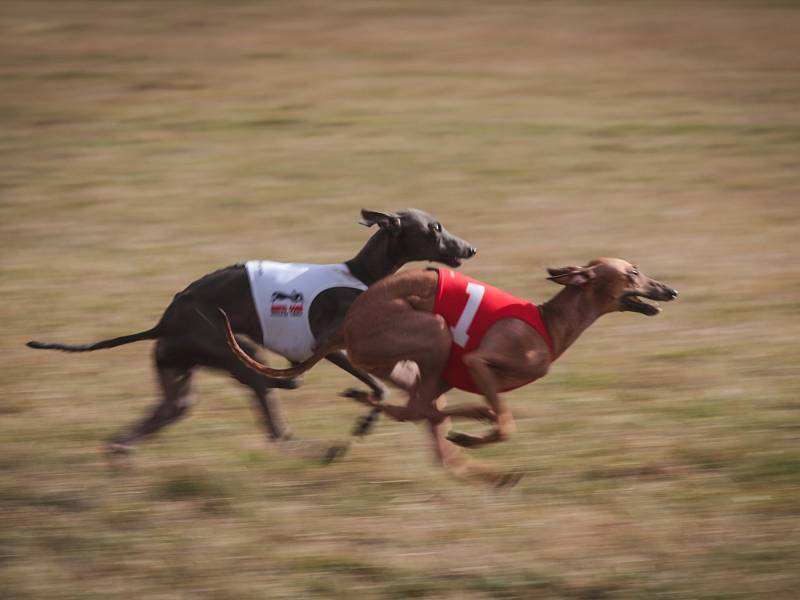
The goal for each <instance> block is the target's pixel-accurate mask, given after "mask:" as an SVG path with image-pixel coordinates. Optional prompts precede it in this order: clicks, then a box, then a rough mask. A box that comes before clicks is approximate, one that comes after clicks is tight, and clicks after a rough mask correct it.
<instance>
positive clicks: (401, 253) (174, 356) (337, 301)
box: [28, 209, 476, 453]
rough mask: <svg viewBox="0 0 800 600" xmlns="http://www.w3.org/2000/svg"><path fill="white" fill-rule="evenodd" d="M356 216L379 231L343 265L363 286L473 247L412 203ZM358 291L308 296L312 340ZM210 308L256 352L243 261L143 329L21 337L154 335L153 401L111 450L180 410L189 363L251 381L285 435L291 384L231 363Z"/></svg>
mask: <svg viewBox="0 0 800 600" xmlns="http://www.w3.org/2000/svg"><path fill="white" fill-rule="evenodd" d="M361 216H362V218H363V220H362V221H361V223H362V224H363V225H366V226H368V227H369V226H372V225H376V224H377V225H378V227H379V230H378V231H377V233H375V234H374V235H373V236H372V237H371V238H370V239H369V240H368V241H367V243H366V245H365V246H364V247H363V248H362V249H361V251H360V252H359V253H358V254H357V255H356V256H355V257H354V258H352V259H350V260H348V261H347V262H345V263H344V264H345V265H346V266H347V269H349V272H350V273H351V274H352V275H353V276H355V278H357V279H358V280H360V282H362V283H363V284H364V285H366V286H369V285H371V284H372V283H374V282H376V281H378V280H379V279H382V278H383V277H386V276H387V275H390V274H392V273H394V272H395V271H397V270H398V269H399V268H400V267H401V266H402V265H404V264H405V263H407V262H410V261H415V260H427V261H437V262H442V263H444V264H447V265H450V266H458V265H459V264H460V263H461V259H464V258H470V257H472V256H473V255H474V254H475V252H476V250H475V248H473V247H472V246H470V245H469V244H467V243H466V242H465V241H464V240H461V239H459V238H457V237H455V236H453V235H451V234H450V233H448V232H447V231H446V230H445V229H444V228H443V227H442V225H441V224H440V223H439V222H438V221H437V220H436V219H434V218H433V217H432V216H431V215H429V214H427V213H424V212H422V211H419V210H415V209H407V210H401V211H398V212H397V213H381V212H375V211H369V210H363V209H362V211H361ZM360 293H361V290H358V289H353V288H347V287H335V288H331V289H327V290H326V291H324V292H322V293H320V294H319V295H318V296H317V297H316V298H315V299H314V300H313V302H312V303H311V306H310V307H309V308H308V319H309V325H310V328H311V332H312V335H313V337H314V338H315V340H317V344H319V343H322V342H324V341H325V340H326V339H329V338H331V337H332V336H333V335H335V334H336V333H337V332H338V330H339V328H340V327H341V324H342V322H343V320H344V317H345V314H346V313H347V309H348V308H349V307H350V304H351V303H352V302H353V301H354V300H355V298H356V297H357V296H358V295H359V294H360ZM218 307H222V308H223V309H224V310H225V311H226V312H227V313H228V314H229V315H231V319H232V324H233V327H234V328H235V329H236V331H238V332H242V335H240V336H239V337H238V338H237V339H238V340H239V342H240V344H242V345H243V347H244V348H246V349H247V351H248V352H252V353H253V355H256V354H257V353H258V352H259V345H258V344H257V343H256V342H259V343H260V342H261V341H262V340H263V339H264V338H263V333H262V327H261V323H260V321H259V316H258V314H257V312H256V307H255V305H254V301H253V296H252V293H251V285H250V281H249V279H248V274H247V271H246V268H245V266H244V265H243V264H237V265H234V266H230V267H226V268H224V269H220V270H219V271H214V272H213V273H210V274H208V275H206V276H205V277H202V278H201V279H198V280H197V281H195V282H194V283H192V284H190V285H189V287H187V288H186V289H185V290H183V291H182V292H179V293H178V294H176V295H175V298H174V299H173V300H172V303H171V304H170V305H169V306H168V307H167V309H166V310H165V311H164V314H163V315H162V317H161V320H160V321H159V322H158V324H157V325H156V326H155V327H153V328H152V329H148V330H147V331H142V332H140V333H135V334H132V335H125V336H121V337H117V338H113V339H108V340H103V341H100V342H96V343H94V344H86V345H72V344H58V343H44V342H28V346H30V347H31V348H48V349H54V350H63V351H66V352H88V351H92V350H99V349H101V348H113V347H115V346H121V345H123V344H129V343H131V342H136V341H140V340H156V348H155V353H154V354H155V367H156V370H157V373H158V382H159V385H160V387H161V401H160V403H159V404H158V405H157V406H156V408H155V410H154V411H153V412H152V413H151V414H150V415H149V416H147V417H146V418H144V419H143V420H141V421H139V422H138V423H135V424H134V425H133V426H131V427H129V428H127V429H125V430H123V431H122V432H120V433H119V434H117V435H116V436H114V437H113V438H112V439H111V440H110V441H109V443H108V445H107V449H108V450H109V451H110V452H112V453H126V452H128V451H129V450H130V449H131V448H132V447H133V445H134V444H135V443H136V442H138V441H139V440H141V439H142V438H144V437H146V436H149V435H152V434H154V433H155V432H157V431H159V430H160V429H161V428H163V427H165V426H166V425H169V424H171V423H174V422H175V421H177V420H178V419H180V418H181V417H183V416H184V415H186V414H187V411H188V410H189V408H190V407H191V406H192V404H193V403H194V393H193V391H192V385H191V384H192V375H193V373H194V371H195V369H196V368H197V367H210V368H214V369H222V370H225V371H227V372H228V373H230V375H231V376H232V377H233V378H234V379H236V380H237V381H239V382H240V383H242V384H244V385H246V386H248V387H249V388H251V389H252V390H253V392H254V394H255V397H256V401H257V402H258V406H259V409H260V411H261V414H262V415H263V418H264V422H265V425H266V427H267V431H268V433H269V437H270V439H271V440H272V441H275V442H278V441H282V440H288V439H289V438H290V434H289V431H288V429H287V427H286V426H285V424H284V422H283V420H282V418H281V416H280V413H279V410H278V407H277V405H276V402H275V398H274V395H273V394H272V393H271V389H272V388H287V389H291V388H294V387H295V383H294V382H293V381H285V380H284V381H282V380H278V379H270V378H268V377H265V376H263V375H260V374H258V373H255V372H254V371H252V370H250V369H248V368H247V367H245V366H244V365H243V364H242V363H241V362H239V360H238V359H237V358H236V357H235V356H234V355H233V353H232V352H231V350H230V348H228V344H227V342H226V340H225V334H224V331H223V329H222V327H221V326H220V325H219V320H218V318H217V308H218ZM212 319H214V320H213V321H212ZM326 358H327V359H328V360H329V361H331V362H332V363H334V364H335V365H337V366H339V367H341V368H342V369H344V370H346V371H347V372H349V373H351V374H353V375H354V376H356V377H357V378H358V379H360V380H361V381H363V382H365V383H366V384H367V385H369V386H370V388H371V389H372V390H373V392H374V393H376V394H377V395H378V396H379V397H380V396H382V395H383V393H384V389H383V386H382V384H380V382H378V381H377V380H376V379H374V378H373V377H371V376H370V375H367V374H366V373H362V372H360V371H358V370H357V369H356V368H355V367H353V366H352V365H351V364H350V362H349V361H348V360H347V356H346V355H345V354H344V353H343V352H333V353H331V354H329V355H328V356H327V357H326Z"/></svg>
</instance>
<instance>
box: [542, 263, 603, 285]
mask: <svg viewBox="0 0 800 600" xmlns="http://www.w3.org/2000/svg"><path fill="white" fill-rule="evenodd" d="M596 268H597V267H596V266H593V267H561V268H560V269H553V268H551V267H547V273H548V274H549V275H550V277H548V278H547V279H548V280H550V281H553V282H555V283H558V284H560V285H577V286H581V285H583V284H584V283H586V282H587V281H589V280H591V279H594V276H595V274H596Z"/></svg>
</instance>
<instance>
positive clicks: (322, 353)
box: [219, 308, 340, 379]
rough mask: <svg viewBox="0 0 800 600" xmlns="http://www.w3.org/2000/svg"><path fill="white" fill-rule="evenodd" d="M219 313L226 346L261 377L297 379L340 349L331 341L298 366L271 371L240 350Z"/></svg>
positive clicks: (222, 313)
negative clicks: (222, 323)
mask: <svg viewBox="0 0 800 600" xmlns="http://www.w3.org/2000/svg"><path fill="white" fill-rule="evenodd" d="M219 312H220V314H221V315H222V318H223V319H224V321H225V336H226V337H227V339H228V346H230V348H231V350H232V351H233V353H234V354H235V355H236V357H237V358H238V359H239V360H240V361H242V362H243V363H244V364H245V365H246V366H248V367H250V368H251V369H253V370H254V371H258V372H259V373H261V374H263V375H267V376H268V377H273V378H275V379H294V378H295V377H298V376H300V375H302V374H303V373H305V372H306V371H308V370H309V369H310V368H311V367H313V366H314V365H315V364H317V363H318V362H319V361H321V360H322V359H323V358H325V357H326V356H327V355H328V354H330V353H331V352H333V351H334V350H338V349H339V347H340V342H339V341H338V340H333V341H330V342H327V343H326V344H323V345H322V346H320V347H319V348H317V350H316V351H315V352H314V354H312V355H311V356H310V357H309V358H308V359H306V360H304V361H303V362H301V363H300V364H297V365H295V366H293V367H290V368H288V369H272V368H270V367H268V366H267V365H265V364H262V363H260V362H258V361H257V360H255V359H254V358H253V357H252V356H250V355H249V354H247V353H246V352H245V351H244V350H243V349H242V347H241V346H240V345H239V343H238V342H237V341H236V336H235V335H234V333H233V329H231V322H230V320H229V319H228V315H227V314H226V313H225V311H224V310H222V309H221V308H220V309H219Z"/></svg>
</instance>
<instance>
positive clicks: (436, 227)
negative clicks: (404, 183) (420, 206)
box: [360, 208, 477, 267]
mask: <svg viewBox="0 0 800 600" xmlns="http://www.w3.org/2000/svg"><path fill="white" fill-rule="evenodd" d="M360 222H361V224H362V225H366V226H367V227H372V226H373V225H377V226H378V227H380V228H381V230H382V231H386V232H387V233H388V234H389V235H390V236H391V240H392V243H393V244H395V245H396V246H397V247H398V248H399V250H400V253H401V254H402V255H403V256H404V257H405V258H406V260H407V261H413V260H430V261H435V262H440V263H444V264H446V265H447V266H450V267H458V266H461V261H462V260H464V259H467V258H472V257H473V256H475V253H476V252H477V249H476V248H475V247H474V246H471V245H470V244H468V243H467V242H465V241H464V240H462V239H461V238H459V237H456V236H455V235H453V234H452V233H450V232H449V231H447V230H446V229H445V228H444V226H443V225H442V224H441V223H440V222H439V221H438V220H437V219H436V218H435V217H433V216H432V215H429V214H428V213H426V212H424V211H421V210H417V209H416V208H407V209H404V210H399V211H397V212H396V213H384V212H378V211H374V210H367V209H361V221H360Z"/></svg>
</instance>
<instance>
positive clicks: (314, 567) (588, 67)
mask: <svg viewBox="0 0 800 600" xmlns="http://www.w3.org/2000/svg"><path fill="white" fill-rule="evenodd" d="M798 30H800V3H798V2H791V1H777V0H772V1H763V2H759V1H755V0H753V1H748V2H738V1H734V0H731V1H723V0H720V1H711V0H708V1H700V2H681V1H679V2H660V3H659V2H612V1H603V2H601V1H598V2H401V1H394V2H367V1H350V0H348V1H343V2H330V3H328V2H285V3H271V2H225V3H222V2H210V1H209V2H189V1H176V2H169V3H158V2H124V1H118V2H89V1H86V2H70V1H52V2H36V1H26V2H22V1H8V2H4V3H3V5H2V8H0V123H2V127H0V236H1V239H2V255H1V256H0V294H2V299H3V301H2V304H0V317H1V318H2V322H3V332H2V349H3V361H2V364H0V385H2V393H0V598H3V599H5V598H9V599H11V598H13V599H20V600H24V599H73V598H74V599H93V598H97V599H104V598H110V597H117V596H122V595H124V596H125V597H129V598H142V599H148V600H151V599H152V600H156V599H158V600H173V599H190V598H191V599H203V600H206V599H207V600H224V599H230V600H240V599H241V600H250V599H266V598H269V599H276V598H324V599H329V598H330V599H353V598H358V599H368V600H369V599H401V598H436V599H453V600H455V599H470V600H472V599H476V600H477V599H509V600H510V599H528V598H542V599H550V598H553V599H559V598H563V599H586V600H589V599H642V600H645V599H648V600H649V599H658V598H670V599H673V598H686V599H704V600H711V599H714V600H721V599H726V598H748V599H749V598H759V599H760V598H768V599H771V600H772V599H774V600H790V599H794V598H797V589H798V586H799V585H800V445H799V444H798V440H799V439H800V398H799V397H798V392H800V383H799V382H798V364H800V345H798V334H799V333H800V328H798V316H800V269H799V268H798V241H797V239H798V232H800V229H799V228H800V205H798V197H800V196H799V194H800V36H798V35H797V32H798ZM406 206H414V207H418V208H422V209H425V210H428V211H430V212H433V213H434V214H436V215H437V216H438V217H439V218H441V220H442V221H443V222H444V223H445V225H446V226H447V227H448V228H449V229H450V230H451V231H453V232H454V233H456V234H457V235H460V236H462V237H464V238H465V239H467V240H469V241H470V242H472V243H473V244H475V245H476V246H478V248H479V249H480V252H479V254H478V256H477V257H476V258H475V259H473V260H472V261H471V262H469V263H468V264H467V265H465V267H464V270H465V271H466V272H467V273H468V274H470V275H472V276H474V277H478V278H482V279H485V280H487V281H489V282H491V283H493V284H495V285H499V286H501V287H504V288H506V289H507V290H509V291H511V292H514V293H517V294H519V295H524V296H526V297H528V298H531V299H532V300H535V301H536V300H543V299H545V298H547V297H549V295H550V294H552V293H553V292H555V291H556V286H554V285H552V284H549V283H548V282H546V281H545V280H544V267H545V266H546V265H551V266H562V265H567V264H576V263H582V262H585V261H587V260H589V259H590V258H593V257H595V256H598V255H609V256H622V257H624V258H627V259H629V260H631V261H633V262H636V263H637V264H638V265H639V266H640V267H641V268H642V270H643V271H644V272H646V273H647V274H649V275H652V276H654V277H656V278H659V279H661V280H663V281H665V282H669V283H670V284H671V285H673V286H675V287H677V288H678V289H680V291H681V298H680V300H679V301H678V302H675V303H673V304H670V305H667V306H665V307H664V308H665V310H664V312H663V314H661V315H660V316H658V317H655V318H652V319H647V318H645V317H642V316H640V315H635V314H615V315H611V316H608V317H605V318H604V319H602V320H601V321H600V322H598V323H597V324H596V325H594V327H593V328H591V329H590V330H589V331H588V332H587V333H586V334H585V335H584V336H583V337H582V338H581V339H580V340H579V341H578V343H577V344H576V345H575V346H574V347H573V348H572V349H571V350H570V351H569V352H568V353H567V354H566V355H565V356H564V357H563V358H562V359H561V360H560V361H559V362H558V363H557V364H556V365H555V366H554V368H553V369H552V371H551V373H550V374H549V375H548V377H547V378H545V379H544V380H542V381H540V382H537V383H536V384H534V385H532V386H528V387H525V388H522V389H520V390H518V391H515V392H513V393H510V394H508V399H509V402H510V404H511V407H512V410H513V411H514V413H515V415H516V417H517V424H518V433H517V434H516V436H515V437H514V438H513V439H512V440H511V441H510V442H508V443H506V444H504V445H502V446H500V447H496V448H492V449H486V450H482V451H478V452H475V453H474V454H475V455H476V456H478V457H480V458H481V459H482V460H485V461H487V462H492V463H494V464H497V465H499V466H505V467H518V468H520V469H523V470H524V471H526V472H527V475H526V477H524V478H523V479H522V481H521V482H520V483H519V484H518V485H517V487H515V488H514V489H513V490H510V491H507V492H496V491H493V490H488V489H484V488H481V487H477V486H475V485H469V484H465V483H462V482H459V481H457V480H454V479H451V478H449V477H446V476H445V475H444V474H443V472H442V471H441V470H440V469H438V468H436V467H435V466H434V465H433V464H432V462H431V456H430V451H429V448H428V447H427V439H426V434H425V432H424V430H422V429H420V428H417V427H415V426H413V425H409V424H403V423H389V422H382V423H381V424H380V425H379V427H378V428H377V431H376V433H375V434H374V435H372V436H371V437H369V438H367V439H366V440H365V441H364V442H361V443H357V444H356V445H354V447H353V450H352V451H351V453H350V454H349V455H348V456H347V458H346V459H345V460H343V461H342V462H340V463H337V464H334V465H332V466H327V467H326V466H322V465H320V464H318V463H316V462H314V461H310V460H302V459H299V458H293V457H289V456H286V455H284V454H282V453H280V452H278V451H277V450H276V449H274V448H271V447H270V446H269V444H268V443H267V442H266V439H265V436H264V434H263V432H262V430H261V429H260V425H259V423H258V420H257V418H256V415H255V413H254V411H253V408H252V407H251V406H250V398H249V395H248V392H247V391H246V390H245V389H244V388H241V387H239V386H237V385H236V384H234V383H233V382H231V381H229V380H227V379H225V378H224V377H221V376H219V375H217V374H214V373H203V374H202V375H201V376H200V380H199V384H198V388H199V396H200V402H199V405H198V406H197V407H196V409H195V410H194V412H193V414H192V416H191V417H190V418H188V419H186V420H185V421H183V422H182V423H180V424H178V425H177V426H175V427H173V428H172V429H170V430H168V431H166V432H165V433H164V434H163V435H161V436H159V437H157V438H156V439H153V440H152V441H151V442H149V443H146V444H144V445H143V446H142V447H141V449H140V450H139V452H138V453H137V454H136V455H135V456H134V457H133V458H132V459H131V460H130V462H129V464H128V466H127V467H126V468H121V469H110V468H109V467H108V465H107V463H106V461H105V459H104V458H103V456H102V454H101V452H100V448H101V444H102V442H103V441H104V440H105V439H106V438H107V437H109V436H110V435H111V434H112V433H114V432H115V431H116V430H118V429H119V428H121V427H122V426H123V425H126V424H128V423H130V422H132V421H133V420H135V419H137V418H138V417H139V416H140V415H142V414H143V413H144V412H145V411H146V410H148V409H149V407H151V406H152V404H153V403H154V386H153V381H152V371H151V367H150V348H149V347H148V344H147V343H141V344H134V345H130V346H125V347H121V348H118V349H115V350H109V351H105V352H97V353H92V354H89V355H63V354H56V353H45V352H34V351H32V350H29V349H27V348H25V347H24V342H25V341H26V340H28V339H48V340H59V341H74V342H83V341H92V340H95V339H101V338H105V337H111V336H114V335H120V334H124V333H130V332H134V331H140V330H142V329H145V328H147V327H150V326H151V325H152V324H154V323H155V321H156V319H157V318H158V317H159V315H160V313H161V311H162V310H163V308H164V307H165V306H166V305H167V304H168V302H169V301H170V299H171V297H172V295H173V294H174V293H175V292H177V291H178V290H180V289H182V288H183V287H184V286H185V285H187V284H188V283H189V282H191V281H192V280H194V279H195V278H197V277H199V276H201V275H202V274H204V273H206V272H208V271H210V270H213V269H215V268H218V267H221V266H225V265H228V264H231V263H233V262H236V261H240V260H244V259H248V258H269V259H274V260H294V261H316V262H332V261H340V260H344V259H346V258H349V257H350V256H352V255H353V254H354V253H355V252H356V250H357V249H358V248H359V246H360V245H361V244H362V243H363V241H364V240H365V239H366V238H367V237H368V235H369V234H370V231H368V230H367V229H365V228H363V227H360V226H359V225H357V223H356V221H357V218H358V209H359V208H361V207H368V208H374V209H381V210H391V209H397V208H402V207H406ZM351 384H352V381H351V379H349V378H348V377H347V376H346V375H344V374H340V372H339V371H337V370H335V369H334V368H333V367H330V366H325V365H321V366H320V367H318V368H316V369H315V370H314V371H312V372H311V373H309V374H308V376H307V377H306V378H305V382H304V386H303V387H302V388H301V389H299V390H297V391H294V392H286V393H283V394H281V402H282V406H283V407H284V409H285V412H286V413H287V418H288V420H289V421H290V423H291V424H292V426H293V428H294V430H295V433H296V434H297V435H299V436H300V437H303V438H318V439H335V438H343V437H346V435H347V433H348V431H349V429H350V427H351V425H352V423H353V421H354V419H355V418H356V417H357V416H358V415H359V414H361V412H362V410H361V409H359V407H357V406H355V405H353V404H351V403H348V402H347V401H345V400H343V399H340V398H337V397H336V393H337V392H338V391H339V390H341V389H343V388H344V387H347V386H349V385H351ZM459 396H460V394H453V395H452V398H454V399H458V397H459ZM399 399H400V398H399V396H398V395H395V396H394V400H395V401H399ZM461 399H464V398H461Z"/></svg>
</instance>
